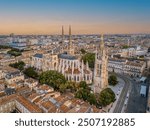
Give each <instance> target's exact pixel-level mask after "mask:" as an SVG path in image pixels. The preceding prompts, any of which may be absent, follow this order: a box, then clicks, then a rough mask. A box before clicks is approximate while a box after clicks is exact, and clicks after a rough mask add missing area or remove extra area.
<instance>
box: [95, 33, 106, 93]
mask: <svg viewBox="0 0 150 130" xmlns="http://www.w3.org/2000/svg"><path fill="white" fill-rule="evenodd" d="M107 86H108V55H107V54H106V48H105V46H104V38H103V35H101V43H100V48H99V49H98V50H97V52H96V54H95V66H94V93H100V92H101V91H102V90H103V89H105V88H106V87H107Z"/></svg>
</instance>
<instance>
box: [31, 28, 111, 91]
mask: <svg viewBox="0 0 150 130" xmlns="http://www.w3.org/2000/svg"><path fill="white" fill-rule="evenodd" d="M63 43H64V29H63V28H62V44H63ZM74 52H75V51H74V46H73V44H72V36H71V26H70V27H69V44H68V49H67V51H66V52H63V53H60V54H58V55H57V54H50V53H48V54H35V55H34V56H33V57H32V59H31V66H33V67H35V68H36V69H38V70H42V71H47V70H56V71H58V72H60V73H62V74H63V75H64V76H65V78H66V79H67V80H70V81H74V82H81V81H85V82H86V83H87V84H92V83H94V85H93V88H92V89H93V90H94V93H100V91H101V90H103V89H104V88H106V87H107V86H108V71H107V64H108V56H107V51H106V49H105V46H104V41H103V36H102V37H101V44H100V48H99V49H97V52H96V54H95V67H94V72H92V70H91V69H90V68H89V64H88V62H87V63H86V65H85V64H84V63H83V61H81V59H80V58H79V57H77V56H76V55H75V53H74Z"/></svg>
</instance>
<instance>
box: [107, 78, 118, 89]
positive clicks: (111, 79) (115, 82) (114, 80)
mask: <svg viewBox="0 0 150 130" xmlns="http://www.w3.org/2000/svg"><path fill="white" fill-rule="evenodd" d="M108 83H109V85H112V86H115V85H116V84H118V81H117V77H116V75H111V76H109V78H108Z"/></svg>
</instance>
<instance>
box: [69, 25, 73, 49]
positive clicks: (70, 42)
mask: <svg viewBox="0 0 150 130" xmlns="http://www.w3.org/2000/svg"><path fill="white" fill-rule="evenodd" d="M71 35H72V34H71V26H69V46H70V48H72V39H71Z"/></svg>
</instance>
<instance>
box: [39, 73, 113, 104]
mask: <svg viewBox="0 0 150 130" xmlns="http://www.w3.org/2000/svg"><path fill="white" fill-rule="evenodd" d="M39 82H40V83H41V84H47V85H50V86H51V87H53V88H54V89H55V90H57V91H60V92H62V93H65V92H66V91H70V92H73V93H74V94H75V97H76V98H79V99H82V100H84V101H88V102H89V103H90V104H91V105H96V106H107V105H109V104H110V103H112V102H114V101H115V94H114V92H113V91H112V90H111V89H110V88H107V89H105V90H103V91H102V92H101V93H100V94H99V95H98V96H96V95H95V94H93V93H92V92H91V88H89V86H88V85H87V84H86V82H85V81H81V82H80V83H75V82H72V81H67V80H66V79H65V77H64V76H63V75H62V74H61V73H59V72H57V71H52V70H51V71H47V72H43V73H42V74H40V76H39Z"/></svg>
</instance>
